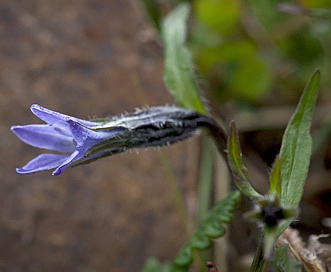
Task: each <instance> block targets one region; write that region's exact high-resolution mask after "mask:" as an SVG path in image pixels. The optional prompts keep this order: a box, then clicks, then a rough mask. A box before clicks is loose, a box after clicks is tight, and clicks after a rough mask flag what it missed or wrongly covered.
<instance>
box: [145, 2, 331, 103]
mask: <svg viewBox="0 0 331 272" xmlns="http://www.w3.org/2000/svg"><path fill="white" fill-rule="evenodd" d="M144 2H150V3H151V2H153V3H154V5H155V6H154V8H155V7H158V10H159V13H158V15H157V16H155V13H154V15H153V14H150V17H152V16H154V17H153V20H154V21H155V22H158V21H161V20H162V19H163V17H165V15H166V14H167V13H168V12H169V11H170V10H171V9H173V8H174V7H175V5H176V4H178V2H182V1H162V2H160V1H157V0H144ZM186 2H191V4H192V14H191V17H190V25H189V26H190V27H189V33H188V41H187V42H188V46H189V49H190V51H191V53H192V55H193V60H194V61H193V62H194V63H195V68H196V73H197V75H198V78H199V79H200V82H199V83H200V84H201V85H202V87H203V89H204V90H205V93H206V95H207V96H208V98H209V100H211V101H212V102H213V103H218V104H223V103H226V102H228V101H236V102H239V103H245V104H249V105H263V104H266V105H271V104H278V105H280V104H284V103H292V104H294V103H295V102H296V101H297V100H298V98H299V96H300V94H301V90H302V89H303V88H304V86H305V82H306V80H307V78H309V76H310V74H311V72H312V71H313V70H314V69H315V68H316V67H318V68H320V69H321V70H323V73H324V74H329V73H331V50H330V47H329V44H331V35H330V34H331V10H330V8H331V1H329V0H302V1H299V0H296V1H279V0H278V1H276V0H270V1H265V0H247V1H241V0H191V1H186ZM158 16H159V17H158ZM157 17H158V18H157ZM157 24H158V23H157ZM330 83H331V78H330V77H324V78H323V80H322V82H321V86H322V89H323V86H326V85H330Z"/></svg>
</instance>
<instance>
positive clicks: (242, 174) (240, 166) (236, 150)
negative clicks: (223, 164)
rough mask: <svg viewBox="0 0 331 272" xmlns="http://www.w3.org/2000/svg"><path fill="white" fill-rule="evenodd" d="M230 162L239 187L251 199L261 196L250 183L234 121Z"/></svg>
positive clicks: (230, 131) (230, 136)
mask: <svg viewBox="0 0 331 272" xmlns="http://www.w3.org/2000/svg"><path fill="white" fill-rule="evenodd" d="M228 162H229V166H230V169H231V172H232V176H233V179H234V182H235V184H236V186H237V187H238V189H239V190H240V191H241V192H242V193H243V194H244V195H246V196H248V197H249V198H251V199H253V198H259V197H261V195H260V194H259V193H258V192H257V191H256V190H255V189H254V188H253V187H252V186H251V184H250V181H249V178H248V172H247V168H246V167H245V165H244V163H243V160H242V155H241V148H240V144H239V138H238V132H237V129H236V126H235V123H234V121H232V122H230V129H229V136H228Z"/></svg>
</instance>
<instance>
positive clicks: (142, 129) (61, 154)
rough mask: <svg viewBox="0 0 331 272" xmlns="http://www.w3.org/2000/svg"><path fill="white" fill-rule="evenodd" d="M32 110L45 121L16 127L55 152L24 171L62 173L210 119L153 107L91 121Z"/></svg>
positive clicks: (181, 133)
mask: <svg viewBox="0 0 331 272" xmlns="http://www.w3.org/2000/svg"><path fill="white" fill-rule="evenodd" d="M31 111H32V112H33V114H35V115H36V116H37V117H39V118H40V119H41V120H43V121H44V122H46V124H35V125H25V126H13V127H12V128H11V129H12V131H13V132H14V133H15V134H16V136H17V137H18V138H20V139H21V140H22V141H23V142H25V143H27V144H29V145H31V146H33V147H37V148H41V149H48V150H51V151H55V153H45V154H41V155H39V156H37V157H36V158H34V159H32V160H31V161H30V162H29V163H28V164H26V165H25V166H23V167H22V168H18V169H16V171H17V173H19V174H31V173H35V172H39V171H43V170H50V169H54V168H56V169H55V170H54V171H53V175H59V174H61V173H62V172H63V171H64V170H65V169H66V168H67V167H68V166H69V165H71V164H83V163H88V162H91V161H94V160H96V159H98V158H101V157H105V156H110V155H113V154H117V153H120V152H124V151H126V150H128V149H130V148H143V147H154V146H163V145H168V144H172V143H175V142H177V141H180V140H183V139H185V138H187V137H189V136H191V135H193V134H194V132H195V131H196V130H197V129H198V128H199V127H200V126H203V123H204V122H205V119H206V117H205V116H203V115H200V114H199V113H196V112H195V111H192V110H187V109H182V108H176V107H153V108H149V109H146V110H138V111H136V112H134V113H132V114H128V115H123V116H120V117H114V118H110V119H105V120H96V121H86V120H81V119H78V118H75V117H71V116H68V115H65V114H61V113H58V112H55V111H51V110H49V109H46V108H43V107H41V106H39V105H32V106H31Z"/></svg>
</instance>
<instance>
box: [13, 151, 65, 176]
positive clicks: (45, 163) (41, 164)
mask: <svg viewBox="0 0 331 272" xmlns="http://www.w3.org/2000/svg"><path fill="white" fill-rule="evenodd" d="M67 158H68V155H60V154H41V155H39V156H37V157H35V158H34V159H33V160H31V161H29V162H28V163H27V164H26V165H25V166H23V167H22V168H17V169H16V172H17V173H19V174H32V173H36V172H40V171H44V170H50V169H53V168H55V167H57V166H59V165H61V164H62V163H63V162H64V161H66V159H67Z"/></svg>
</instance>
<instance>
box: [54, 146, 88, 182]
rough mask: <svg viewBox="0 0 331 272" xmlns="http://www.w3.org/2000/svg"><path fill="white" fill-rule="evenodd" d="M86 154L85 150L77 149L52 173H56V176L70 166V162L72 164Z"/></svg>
mask: <svg viewBox="0 0 331 272" xmlns="http://www.w3.org/2000/svg"><path fill="white" fill-rule="evenodd" d="M84 154H85V152H84V153H82V152H79V151H78V150H75V151H74V152H72V154H71V155H70V156H68V157H67V158H66V160H64V161H63V162H62V163H61V164H60V166H58V168H56V169H55V170H54V171H53V173H52V175H54V176H57V175H60V174H61V173H62V172H63V171H64V170H65V169H67V168H68V166H69V165H70V164H72V163H74V162H75V161H77V160H79V159H81V158H83V157H84Z"/></svg>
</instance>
